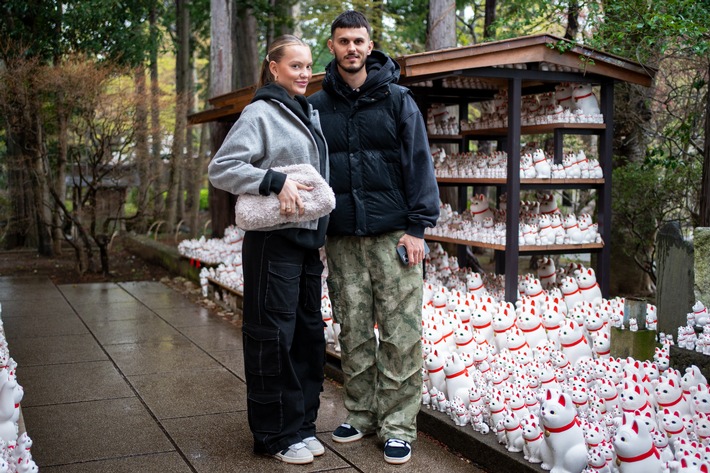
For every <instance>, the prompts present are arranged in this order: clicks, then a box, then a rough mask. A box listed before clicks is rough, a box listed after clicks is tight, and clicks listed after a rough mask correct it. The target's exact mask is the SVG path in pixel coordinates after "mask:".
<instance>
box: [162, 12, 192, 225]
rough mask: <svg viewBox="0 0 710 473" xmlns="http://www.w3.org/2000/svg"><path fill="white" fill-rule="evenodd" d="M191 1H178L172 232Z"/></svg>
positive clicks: (184, 122) (169, 202) (170, 205)
mask: <svg viewBox="0 0 710 473" xmlns="http://www.w3.org/2000/svg"><path fill="white" fill-rule="evenodd" d="M189 3H190V2H189V0H176V1H175V5H176V13H177V14H176V18H177V20H176V25H177V35H176V36H177V54H176V65H175V95H176V98H175V132H174V133H173V146H172V153H171V159H170V183H169V185H168V195H167V199H166V200H167V202H166V204H167V212H166V218H165V220H166V228H167V230H168V232H172V231H173V228H174V226H175V224H176V223H177V222H176V219H177V211H178V199H179V198H180V197H181V196H180V174H181V172H182V168H183V166H184V161H185V160H184V156H185V153H184V149H185V131H186V128H187V100H188V90H187V82H188V81H187V74H188V73H189V69H190V14H189V8H188V6H189Z"/></svg>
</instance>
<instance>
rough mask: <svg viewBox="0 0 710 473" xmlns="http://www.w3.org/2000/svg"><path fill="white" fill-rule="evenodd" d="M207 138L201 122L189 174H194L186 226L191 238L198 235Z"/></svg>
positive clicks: (206, 128) (204, 127)
mask: <svg viewBox="0 0 710 473" xmlns="http://www.w3.org/2000/svg"><path fill="white" fill-rule="evenodd" d="M208 140H209V127H208V124H207V123H203V124H202V126H201V127H200V147H199V150H198V151H197V156H195V157H194V158H193V159H192V160H191V163H192V170H191V174H192V175H193V176H195V179H193V180H192V187H191V188H190V189H189V191H188V192H189V195H190V196H191V197H190V201H191V203H192V206H191V208H190V212H189V215H188V226H189V227H190V235H191V236H192V237H193V238H197V237H198V236H200V230H201V229H200V191H201V190H202V182H203V178H204V175H205V173H206V172H207V163H208V160H207V159H206V158H207V146H208V144H209V143H208Z"/></svg>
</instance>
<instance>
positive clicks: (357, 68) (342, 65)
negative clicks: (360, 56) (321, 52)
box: [338, 56, 366, 74]
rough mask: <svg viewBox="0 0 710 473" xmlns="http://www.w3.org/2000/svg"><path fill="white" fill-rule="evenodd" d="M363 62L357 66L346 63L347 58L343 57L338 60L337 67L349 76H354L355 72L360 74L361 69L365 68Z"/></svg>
mask: <svg viewBox="0 0 710 473" xmlns="http://www.w3.org/2000/svg"><path fill="white" fill-rule="evenodd" d="M365 62H366V61H362V62H361V63H359V64H357V63H356V64H351V63H349V62H348V61H347V56H345V57H343V58H342V59H339V60H338V66H340V68H341V69H342V70H344V71H345V72H348V73H350V74H355V73H357V72H360V71H361V70H362V68H363V67H365Z"/></svg>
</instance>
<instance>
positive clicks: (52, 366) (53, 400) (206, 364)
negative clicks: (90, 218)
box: [0, 277, 483, 473]
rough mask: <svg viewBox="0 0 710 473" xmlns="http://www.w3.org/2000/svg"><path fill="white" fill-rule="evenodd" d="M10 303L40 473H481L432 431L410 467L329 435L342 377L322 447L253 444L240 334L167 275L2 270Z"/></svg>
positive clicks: (337, 414) (323, 427)
mask: <svg viewBox="0 0 710 473" xmlns="http://www.w3.org/2000/svg"><path fill="white" fill-rule="evenodd" d="M0 303H1V304H2V321H3V323H4V328H5V335H6V337H7V339H8V344H9V349H10V355H11V356H12V357H13V358H14V359H15V360H16V361H17V363H18V368H17V379H18V381H19V383H20V384H21V385H22V386H23V388H24V392H25V395H24V398H23V400H22V415H23V419H24V425H25V428H26V430H27V433H28V434H29V435H30V437H31V438H32V440H33V442H34V444H33V447H32V455H33V458H34V460H35V462H36V463H37V465H38V466H39V467H40V471H41V472H43V473H45V472H46V473H57V472H71V473H78V472H102V473H107V472H126V473H128V472H131V473H133V472H141V473H152V472H156V473H157V472H160V473H164V472H171V473H172V472H176V473H181V472H201V473H202V472H204V473H219V472H267V471H268V472H281V471H285V472H289V471H294V472H296V471H298V472H321V471H338V472H340V471H342V472H387V471H400V472H402V471H407V472H437V471H445V472H452V473H453V472H474V473H483V470H481V469H479V468H477V467H476V466H474V465H473V464H472V463H471V462H470V461H468V460H466V459H464V458H463V457H462V456H461V455H458V454H456V453H455V452H452V451H451V450H450V449H448V448H447V447H445V446H444V445H443V444H442V443H440V442H438V441H436V440H435V439H433V438H432V437H429V436H427V435H425V434H423V433H420V434H419V438H418V440H417V442H416V443H415V444H414V447H413V454H412V460H411V461H410V462H409V463H407V464H405V465H401V466H393V465H388V464H386V463H385V462H384V460H383V458H382V445H381V444H380V443H379V442H378V440H377V439H376V438H375V437H366V438H365V439H363V440H362V441H359V442H354V443H351V444H345V445H342V444H335V443H333V442H332V440H331V438H330V434H331V432H332V431H333V430H334V429H335V428H336V427H337V426H338V425H339V424H340V423H341V422H342V421H343V419H344V417H345V414H344V407H343V402H342V388H341V386H340V385H339V384H338V383H336V382H335V381H332V380H326V383H325V391H324V393H323V394H322V397H321V409H320V412H319V417H318V422H317V431H318V434H317V435H318V437H319V438H320V440H321V441H322V442H323V444H324V445H325V447H326V453H325V455H323V456H322V457H318V458H316V460H315V461H314V463H312V464H310V465H305V466H294V465H286V464H284V463H281V462H280V461H278V460H275V459H273V458H270V457H265V456H260V455H255V454H253V453H252V451H251V448H252V442H251V434H250V432H249V427H248V424H247V414H246V386H245V383H244V366H243V355H242V336H241V330H240V329H239V327H236V326H235V325H234V324H232V323H230V322H229V321H227V320H224V319H222V318H220V317H218V316H217V315H216V314H215V313H214V312H211V311H210V310H208V309H206V308H205V307H203V306H201V305H198V304H195V303H194V302H191V301H190V300H188V299H187V298H186V297H185V296H183V295H182V294H180V293H178V292H176V291H174V290H173V289H171V288H170V287H168V286H166V285H164V284H162V283H160V282H127V283H101V284H79V285H59V286H55V285H54V284H53V283H52V282H51V281H50V280H49V279H45V278H10V277H6V278H0Z"/></svg>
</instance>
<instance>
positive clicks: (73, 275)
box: [0, 242, 172, 284]
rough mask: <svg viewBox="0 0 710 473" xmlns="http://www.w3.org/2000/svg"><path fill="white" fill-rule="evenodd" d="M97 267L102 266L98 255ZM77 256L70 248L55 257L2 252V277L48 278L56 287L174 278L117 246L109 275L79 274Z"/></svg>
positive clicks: (26, 250)
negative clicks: (59, 285) (58, 285)
mask: <svg viewBox="0 0 710 473" xmlns="http://www.w3.org/2000/svg"><path fill="white" fill-rule="evenodd" d="M96 264H97V265H99V262H98V255H97V256H96ZM76 267H77V265H76V257H75V255H74V250H73V249H72V248H71V247H66V248H64V250H63V251H62V254H61V255H58V256H55V257H53V258H47V257H44V256H41V255H39V254H38V253H37V251H36V250H32V249H21V250H10V251H0V277H5V276H47V277H49V278H51V279H52V281H53V282H54V283H55V284H80V283H91V282H120V281H160V280H161V279H164V278H171V277H172V276H171V274H170V272H169V271H168V270H166V269H165V268H163V267H162V266H159V265H155V264H150V263H147V262H145V261H144V260H143V259H141V258H139V257H137V256H135V255H133V254H132V253H130V252H128V251H127V250H125V249H124V248H123V247H122V246H121V244H120V242H119V243H115V244H114V246H113V249H112V251H111V252H110V255H109V275H108V276H104V275H103V274H101V272H100V269H99V272H87V273H84V274H79V272H78V271H77V270H76Z"/></svg>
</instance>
